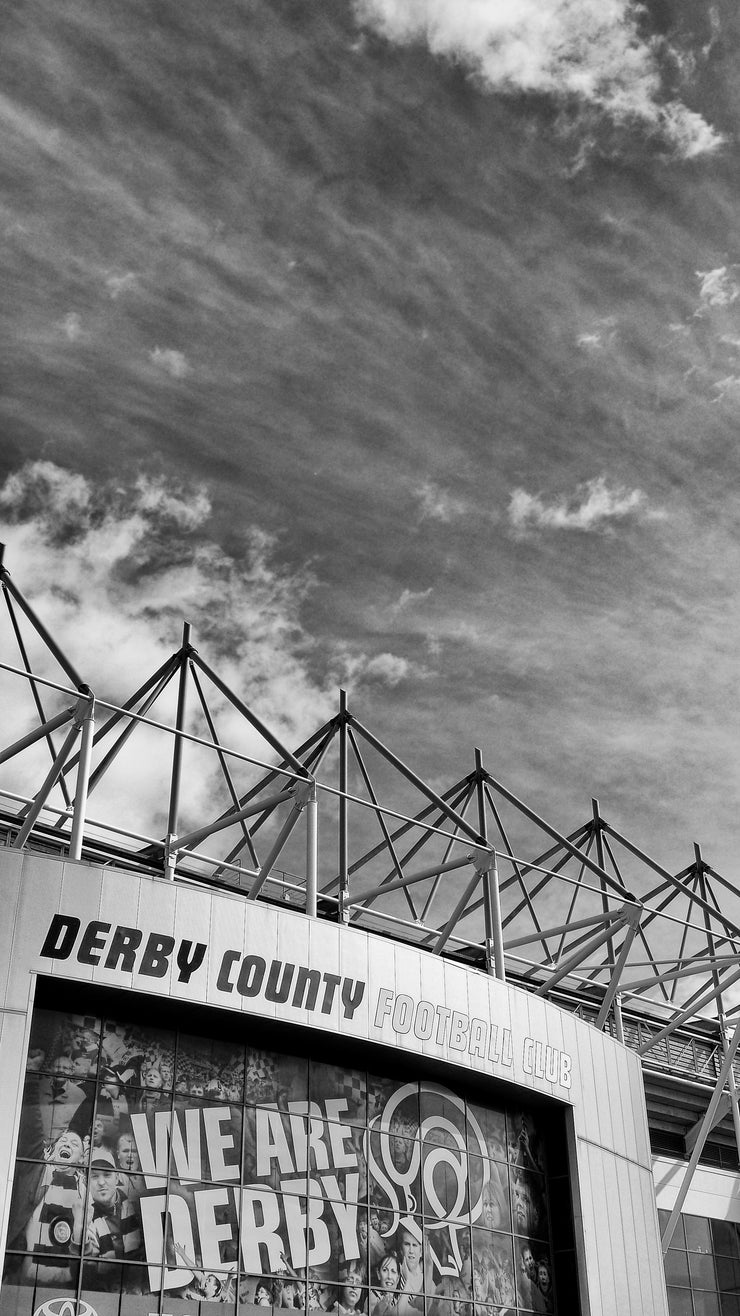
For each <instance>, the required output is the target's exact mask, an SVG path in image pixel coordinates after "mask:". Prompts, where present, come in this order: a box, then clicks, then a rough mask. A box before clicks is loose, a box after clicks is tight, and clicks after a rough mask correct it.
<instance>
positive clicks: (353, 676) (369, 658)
mask: <svg viewBox="0 0 740 1316" xmlns="http://www.w3.org/2000/svg"><path fill="white" fill-rule="evenodd" d="M335 667H336V672H337V677H338V680H339V681H341V682H342V684H344V685H349V686H352V687H353V688H354V689H357V687H358V686H360V685H369V686H372V685H375V686H386V687H390V688H391V689H393V688H394V687H395V686H397V685H399V684H400V683H401V681H405V680H406V679H407V678H408V677H410V676H411V675H412V674H413V675H415V676H418V675H419V674H420V673H419V670H418V669H417V668H416V667H415V666H414V664H412V663H410V662H409V660H408V658H403V657H402V656H401V655H400V654H396V653H387V652H386V653H376V654H372V655H370V654H365V653H359V652H357V651H351V650H350V649H349V648H345V649H344V651H343V652H342V653H341V654H338V655H337V656H336V657H335Z"/></svg>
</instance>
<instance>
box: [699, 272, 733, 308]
mask: <svg viewBox="0 0 740 1316" xmlns="http://www.w3.org/2000/svg"><path fill="white" fill-rule="evenodd" d="M737 271H738V266H737V265H729V266H728V265H720V266H718V268H717V269H716V270H697V271H696V277H697V279H700V280H701V286H700V288H699V299H700V301H701V309H700V311H699V314H701V311H702V310H703V309H705V308H707V307H714V306H732V304H733V302H736V301H737V299H738V297H740V284H738V280H737Z"/></svg>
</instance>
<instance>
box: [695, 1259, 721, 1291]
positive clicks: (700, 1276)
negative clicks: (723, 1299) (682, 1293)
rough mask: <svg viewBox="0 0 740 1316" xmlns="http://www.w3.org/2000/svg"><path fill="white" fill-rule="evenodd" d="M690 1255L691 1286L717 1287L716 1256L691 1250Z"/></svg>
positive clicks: (701, 1287) (697, 1287) (698, 1287)
mask: <svg viewBox="0 0 740 1316" xmlns="http://www.w3.org/2000/svg"><path fill="white" fill-rule="evenodd" d="M688 1256H689V1275H690V1276H691V1287H692V1288H693V1289H716V1287H717V1280H716V1277H715V1273H714V1257H707V1256H705V1255H704V1254H703V1253H702V1252H689V1254H688Z"/></svg>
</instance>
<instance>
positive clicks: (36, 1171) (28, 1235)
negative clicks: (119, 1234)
mask: <svg viewBox="0 0 740 1316" xmlns="http://www.w3.org/2000/svg"><path fill="white" fill-rule="evenodd" d="M67 1141H68V1144H69V1156H70V1159H69V1160H63V1161H59V1162H57V1163H51V1162H50V1163H48V1164H46V1165H42V1164H38V1163H33V1162H23V1161H20V1162H18V1164H17V1165H16V1171H15V1181H14V1184H13V1194H12V1198H11V1206H10V1220H9V1229H8V1243H7V1245H8V1247H9V1248H13V1249H20V1250H22V1251H25V1252H30V1253H33V1254H34V1255H35V1257H36V1258H37V1259H40V1258H42V1257H45V1256H51V1255H52V1254H53V1255H55V1256H57V1257H61V1258H65V1257H74V1256H76V1255H78V1254H79V1249H80V1245H81V1242H82V1236H83V1233H84V1227H85V1202H86V1194H87V1174H86V1169H85V1168H84V1166H82V1165H81V1164H80V1163H79V1158H81V1157H82V1149H81V1144H80V1142H79V1139H77V1140H75V1139H72V1138H69V1139H68V1140H67ZM66 1145H67V1144H66V1143H64V1142H63V1140H62V1141H60V1143H59V1144H58V1145H57V1148H56V1150H57V1151H58V1152H59V1154H60V1155H64V1154H65V1147H66ZM74 1158H77V1159H74ZM58 1266H59V1263H58V1262H54V1267H55V1268H58Z"/></svg>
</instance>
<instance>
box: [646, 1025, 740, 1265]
mask: <svg viewBox="0 0 740 1316" xmlns="http://www.w3.org/2000/svg"><path fill="white" fill-rule="evenodd" d="M738 1043H740V1021H738V1023H737V1025H736V1027H735V1031H734V1033H733V1034H732V1038H731V1040H730V1043H729V1045H728V1048H727V1054H726V1055H725V1059H724V1063H723V1065H722V1068H721V1070H720V1074H719V1078H718V1079H717V1085H716V1087H715V1089H714V1092H713V1093H712V1099H711V1101H710V1102H709V1107H708V1109H707V1113H706V1115H705V1116H704V1119H703V1120H702V1125H701V1129H700V1130H699V1134H698V1136H697V1139H696V1142H695V1144H694V1150H693V1151H692V1153H691V1159H690V1161H689V1163H688V1165H687V1167H686V1172H685V1174H684V1177H683V1179H682V1181H681V1187H680V1188H679V1190H678V1195H677V1197H676V1201H675V1204H674V1207H673V1210H672V1211H671V1214H670V1216H669V1218H668V1223H667V1225H666V1227H665V1229H664V1230H663V1238H662V1240H661V1241H662V1247H663V1255H664V1256H665V1253H666V1252H667V1251H668V1249H669V1247H670V1245H671V1239H672V1238H673V1233H674V1230H675V1228H676V1225H677V1224H678V1217H679V1216H680V1214H681V1207H682V1206H683V1204H684V1202H685V1201H686V1196H687V1194H688V1191H689V1188H690V1187H691V1180H692V1179H693V1177H694V1171H695V1169H696V1167H697V1165H698V1164H699V1157H700V1156H701V1154H702V1152H703V1150H704V1143H705V1142H706V1140H707V1135H708V1133H709V1131H710V1129H711V1128H713V1127H714V1122H715V1113H716V1111H717V1109H718V1107H719V1105H720V1102H721V1101H722V1095H723V1092H724V1087H725V1083H726V1082H727V1079H728V1076H729V1073H730V1070H731V1069H732V1064H733V1061H734V1059H735V1052H736V1051H737V1048H738Z"/></svg>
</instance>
